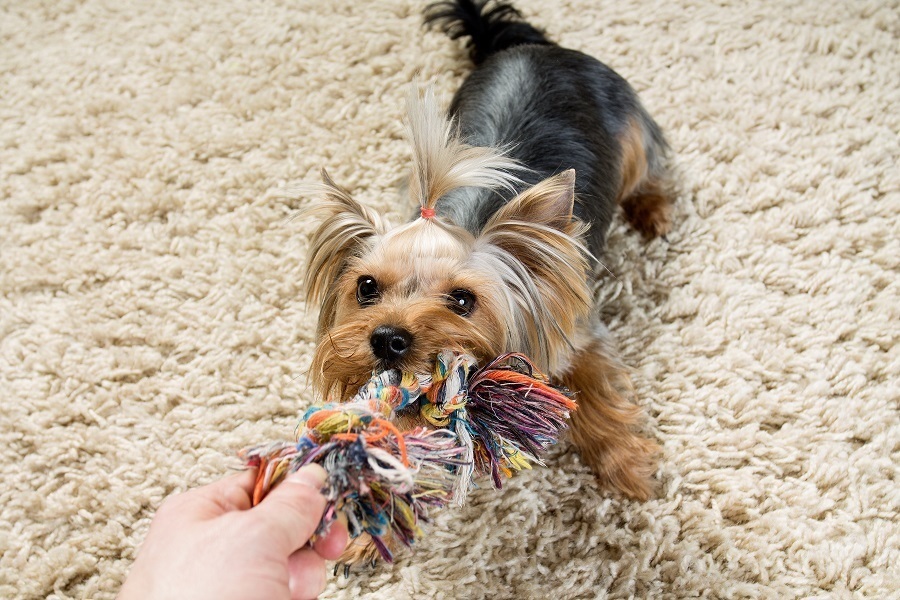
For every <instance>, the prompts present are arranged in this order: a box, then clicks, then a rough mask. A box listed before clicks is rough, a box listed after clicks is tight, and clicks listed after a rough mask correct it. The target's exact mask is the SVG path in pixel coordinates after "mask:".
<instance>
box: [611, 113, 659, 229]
mask: <svg viewBox="0 0 900 600" xmlns="http://www.w3.org/2000/svg"><path fill="white" fill-rule="evenodd" d="M619 143H620V144H621V149H622V166H621V173H620V174H621V185H620V188H619V195H618V198H617V201H618V203H619V205H620V206H621V207H622V210H623V212H624V213H625V218H626V219H628V222H629V223H631V225H632V226H633V227H634V228H635V229H637V230H638V231H639V232H640V233H642V234H643V235H644V236H645V237H659V236H663V235H666V234H667V233H668V232H669V230H670V229H671V228H672V199H671V197H670V196H669V194H668V193H667V191H666V189H665V188H666V185H665V182H663V181H661V180H660V179H659V177H658V175H656V174H654V173H651V172H650V169H649V167H648V164H647V152H646V148H645V147H644V131H643V128H642V127H641V125H640V123H639V122H638V121H636V120H632V121H631V123H630V124H629V125H628V127H626V128H625V131H624V132H623V133H622V134H621V135H620V136H619Z"/></svg>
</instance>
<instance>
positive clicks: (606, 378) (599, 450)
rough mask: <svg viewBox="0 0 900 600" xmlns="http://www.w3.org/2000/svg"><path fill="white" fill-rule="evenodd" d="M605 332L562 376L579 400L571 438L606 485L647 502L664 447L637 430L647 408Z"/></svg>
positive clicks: (578, 354) (588, 345)
mask: <svg viewBox="0 0 900 600" xmlns="http://www.w3.org/2000/svg"><path fill="white" fill-rule="evenodd" d="M605 335H606V334H605V332H598V333H597V334H595V335H594V336H593V337H592V339H591V340H590V341H589V342H588V343H587V345H585V346H583V347H582V348H581V349H580V350H579V351H578V352H577V354H576V355H575V356H574V358H573V360H572V363H571V365H570V367H569V369H568V370H567V371H565V372H564V374H563V375H562V376H561V377H559V378H558V379H559V380H561V382H562V383H563V384H564V385H565V386H566V387H567V388H569V389H570V390H571V391H573V392H574V393H575V400H576V401H577V402H578V409H577V410H576V411H575V412H574V413H573V414H572V428H571V435H572V440H573V441H574V443H575V445H576V446H577V448H578V450H579V453H580V454H581V457H582V459H583V460H584V462H585V463H587V464H588V465H589V466H590V467H591V469H592V470H593V471H594V473H595V474H596V475H597V478H598V479H599V480H600V481H601V483H603V484H604V485H606V486H608V487H611V488H613V489H615V490H618V491H619V492H621V493H623V494H624V495H626V496H628V497H629V498H634V499H636V500H646V499H647V498H649V497H650V494H651V489H652V485H651V479H650V476H651V474H652V472H653V471H654V470H655V455H656V453H657V452H658V450H659V447H658V446H657V445H656V444H655V443H654V442H652V441H650V440H648V439H646V438H644V437H642V436H641V435H640V434H639V433H637V432H636V431H635V427H636V426H638V425H639V424H640V422H641V420H642V417H643V411H642V410H641V408H640V407H638V406H637V405H636V404H634V403H633V402H632V401H631V396H632V386H631V380H630V378H629V377H628V373H627V372H626V371H625V368H624V366H623V365H621V364H620V363H619V362H618V361H617V360H616V359H615V358H614V357H613V356H614V355H613V354H612V353H611V352H610V351H609V348H608V347H607V343H606V342H605Z"/></svg>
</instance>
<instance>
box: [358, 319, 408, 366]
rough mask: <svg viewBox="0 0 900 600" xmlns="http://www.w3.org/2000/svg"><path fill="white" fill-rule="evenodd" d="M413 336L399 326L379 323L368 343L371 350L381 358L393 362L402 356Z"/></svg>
mask: <svg viewBox="0 0 900 600" xmlns="http://www.w3.org/2000/svg"><path fill="white" fill-rule="evenodd" d="M412 341H413V337H412V334H411V333H410V332H408V331H407V330H405V329H402V328H400V327H391V326H390V325H379V326H378V327H376V328H375V331H373V332H372V337H370V338H369V343H370V344H371V345H372V352H374V353H375V356H377V357H378V358H380V359H381V360H386V361H388V362H395V361H398V360H400V359H401V358H403V355H404V354H406V353H407V351H409V347H410V346H412Z"/></svg>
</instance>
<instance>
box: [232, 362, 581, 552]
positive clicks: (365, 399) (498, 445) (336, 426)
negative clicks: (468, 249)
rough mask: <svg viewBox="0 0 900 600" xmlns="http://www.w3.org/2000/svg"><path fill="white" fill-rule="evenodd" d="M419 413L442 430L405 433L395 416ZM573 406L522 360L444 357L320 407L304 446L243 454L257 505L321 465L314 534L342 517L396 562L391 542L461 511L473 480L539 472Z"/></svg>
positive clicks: (378, 378) (306, 424) (300, 430)
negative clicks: (424, 369)
mask: <svg viewBox="0 0 900 600" xmlns="http://www.w3.org/2000/svg"><path fill="white" fill-rule="evenodd" d="M416 410H417V411H418V413H419V415H420V416H421V417H422V418H423V419H424V420H425V421H427V422H428V423H430V424H431V425H433V426H435V427H437V428H438V429H428V428H426V427H418V428H415V429H413V430H410V431H403V432H401V431H399V430H398V429H397V427H396V425H395V424H394V417H395V415H396V413H397V411H404V412H405V413H408V412H410V411H413V412H414V411H416ZM573 410H575V401H574V400H573V399H572V398H571V397H570V396H569V395H568V394H567V393H565V392H564V391H562V390H560V389H558V388H555V387H553V386H552V385H550V383H549V381H548V379H547V377H546V376H544V375H543V374H542V373H540V372H539V371H538V370H537V369H535V367H534V365H533V364H532V363H531V361H529V360H528V359H527V358H526V357H525V356H523V355H521V354H505V355H503V356H500V357H498V358H497V359H495V360H493V361H492V362H491V363H489V364H488V365H486V366H485V367H483V368H481V369H476V368H475V360H474V359H473V358H472V357H471V356H468V355H466V354H459V353H453V352H450V351H444V352H442V353H441V354H440V355H439V356H438V360H437V364H436V366H435V370H434V373H432V374H429V375H421V376H416V375H414V374H411V373H401V372H400V371H397V370H389V371H384V372H382V373H377V374H375V375H373V377H372V379H371V380H370V381H369V382H368V383H367V384H366V385H365V386H363V387H362V388H361V389H360V391H359V392H358V393H357V395H356V396H355V397H354V398H353V399H352V400H351V401H350V402H347V403H344V404H325V405H323V406H314V407H312V408H310V409H309V410H307V411H306V413H305V414H304V415H303V417H302V419H301V421H300V424H299V425H298V427H297V431H296V433H297V441H296V442H294V443H291V442H276V443H272V444H266V445H260V446H254V447H251V448H246V449H244V450H242V451H241V453H240V455H241V457H242V458H243V459H244V460H245V461H246V463H247V465H248V466H250V467H258V469H259V472H258V475H257V481H256V486H255V489H254V493H253V504H254V505H255V504H258V503H259V502H260V501H262V499H263V498H264V497H265V495H266V494H267V493H268V491H269V490H270V489H272V487H274V486H275V485H277V484H278V483H279V482H280V481H281V480H282V479H284V477H286V476H287V475H288V474H289V473H292V472H294V471H296V470H297V469H299V468H300V467H302V466H304V465H307V464H310V463H319V464H321V465H322V466H323V467H324V468H325V470H326V471H327V472H328V479H327V481H326V484H325V488H324V489H323V494H325V497H326V499H327V501H328V503H327V507H326V510H325V514H324V516H323V518H322V522H321V523H320V525H319V530H318V531H317V533H318V534H319V535H322V534H324V533H325V532H326V531H327V528H328V527H329V526H330V524H331V523H332V522H333V521H334V520H335V519H336V518H337V513H338V511H340V512H343V513H344V514H345V515H346V516H347V522H348V530H349V533H350V536H351V537H353V538H355V537H358V536H359V535H361V534H362V533H364V532H365V533H368V534H369V535H370V536H371V537H372V539H373V541H374V543H375V545H376V547H377V549H378V551H379V553H380V555H381V556H382V558H384V560H386V561H388V562H391V561H392V559H393V556H392V554H391V551H390V550H389V548H388V545H387V543H386V540H385V539H386V537H387V536H389V535H393V536H394V537H395V538H396V539H397V540H398V541H400V542H401V543H403V544H404V545H406V546H410V545H411V544H412V543H413V542H414V541H415V539H416V538H417V537H418V536H419V535H421V533H422V530H421V527H420V524H421V523H426V522H428V518H429V516H428V511H429V509H430V508H441V507H443V506H446V505H447V504H448V503H449V502H450V501H451V500H453V501H454V502H455V503H456V504H458V505H462V504H463V503H464V502H465V500H466V497H467V494H468V492H469V490H470V489H471V488H472V487H473V486H474V485H475V484H474V481H473V478H474V476H475V475H476V474H488V475H490V476H491V479H492V481H493V484H494V486H495V487H497V488H500V487H501V485H502V476H506V477H510V476H512V474H513V473H514V472H515V471H519V470H521V469H530V468H531V464H532V463H537V464H541V465H543V463H542V462H541V460H540V455H541V454H542V453H543V452H544V450H546V449H547V448H548V447H549V446H550V445H552V444H554V443H556V441H557V440H558V439H559V435H560V432H561V431H562V430H563V429H564V428H565V427H566V421H567V419H568V416H569V413H570V412H571V411H573Z"/></svg>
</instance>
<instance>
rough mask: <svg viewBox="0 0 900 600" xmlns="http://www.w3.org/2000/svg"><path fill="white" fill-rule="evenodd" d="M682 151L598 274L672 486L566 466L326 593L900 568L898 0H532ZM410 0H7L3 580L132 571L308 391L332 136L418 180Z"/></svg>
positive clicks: (871, 575)
mask: <svg viewBox="0 0 900 600" xmlns="http://www.w3.org/2000/svg"><path fill="white" fill-rule="evenodd" d="M518 6H519V7H520V8H521V9H522V10H523V12H524V13H525V14H526V15H527V16H528V17H529V18H531V20H532V21H533V22H534V23H535V24H538V25H540V26H543V27H545V28H546V29H547V30H548V31H549V33H550V35H551V36H552V37H553V38H554V39H556V40H558V41H560V42H561V43H563V44H565V45H568V46H570V47H574V48H577V49H580V50H583V51H585V52H588V53H590V54H593V55H594V56H597V57H599V58H601V59H602V60H604V61H606V62H608V63H609V64H611V65H612V66H613V67H614V68H616V69H617V70H618V71H619V72H620V73H622V74H623V75H624V76H625V77H626V78H628V79H629V80H630V81H631V82H632V84H633V85H634V86H635V87H636V88H637V89H638V90H639V92H640V93H641V95H642V97H643V99H644V101H645V103H646V105H647V106H648V108H649V110H650V112H651V113H652V114H654V115H655V116H656V118H657V119H658V121H659V122H660V124H661V125H662V126H663V128H664V129H665V130H666V132H667V134H668V136H669V139H670V141H671V143H672V146H673V148H674V150H675V153H676V156H677V158H676V166H677V169H678V173H679V175H678V179H679V184H680V193H679V198H678V205H677V211H676V224H675V229H674V231H673V232H672V234H671V235H670V236H669V243H665V242H663V241H654V242H651V243H647V242H644V241H643V240H642V239H640V237H639V236H637V235H636V234H635V233H634V232H632V231H630V230H629V229H628V228H626V227H625V225H624V224H623V222H622V221H621V220H620V221H617V222H616V224H615V226H614V230H613V232H612V234H611V239H610V246H609V249H608V252H607V254H606V256H605V257H604V260H605V262H606V263H607V265H608V266H609V268H610V270H611V271H612V275H610V276H608V277H607V281H605V282H604V284H603V286H602V288H601V291H600V294H601V295H602V297H603V299H604V309H603V312H604V315H605V318H606V320H607V322H608V323H609V324H610V328H611V329H612V331H613V333H614V334H615V337H616V339H617V340H618V343H619V345H620V347H621V351H622V355H623V357H624V360H625V362H626V363H627V364H629V365H630V366H632V367H633V369H634V380H635V385H636V388H637V391H638V393H639V396H640V401H641V402H642V404H643V405H644V406H646V408H647V411H648V413H649V415H650V424H649V429H650V430H651V431H652V433H653V435H654V436H655V438H656V439H658V441H659V443H660V444H661V446H662V447H663V450H664V452H663V457H662V460H661V463H660V467H659V470H658V472H657V476H656V477H657V480H658V482H659V491H658V496H657V498H655V499H654V500H651V501H650V502H647V503H645V504H639V503H634V502H629V501H624V500H622V499H619V498H616V497H610V496H609V495H607V494H605V493H602V492H599V491H597V490H596V489H595V487H594V485H593V480H592V477H591V475H590V473H589V472H588V470H587V468H586V467H585V466H584V465H582V463H581V462H580V460H579V457H578V455H577V453H575V451H574V450H573V449H572V448H571V447H570V446H569V445H568V444H563V445H561V446H559V447H558V448H556V449H555V450H554V452H553V453H552V456H551V458H550V461H549V468H546V469H537V470H534V471H531V472H527V473H524V474H522V475H521V476H519V477H516V478H515V479H514V480H512V481H511V482H510V483H509V484H508V485H507V486H506V487H504V489H503V490H502V491H501V492H495V491H493V490H490V489H484V490H481V491H479V492H478V493H477V494H475V497H474V500H473V502H472V504H471V505H470V506H469V507H468V508H467V509H465V510H459V511H448V512H445V513H443V514H441V515H440V516H439V517H438V519H437V522H436V524H435V525H434V527H433V528H432V530H431V534H430V535H429V536H428V537H427V538H425V539H424V540H423V541H422V542H421V543H420V544H419V545H418V546H417V547H416V549H415V553H414V554H412V555H410V554H407V555H404V557H403V558H402V559H401V560H399V562H398V563H397V564H396V565H395V566H394V567H393V568H386V567H382V568H379V569H378V570H376V571H374V572H372V573H370V574H364V575H361V576H356V577H353V578H351V579H349V580H345V579H333V580H332V581H331V583H330V584H329V588H328V590H327V591H326V593H325V594H324V597H327V598H339V599H349V598H379V599H404V598H446V599H453V598H510V599H513V598H515V599H543V598H554V599H555V598H565V599H574V598H632V597H634V598H671V599H678V598H689V597H705V598H799V597H804V598H810V597H814V598H850V597H871V598H888V597H894V598H896V597H897V596H895V595H893V594H896V593H897V592H896V590H897V589H898V588H900V572H898V565H900V522H898V521H900V517H898V514H900V418H898V397H900V344H898V342H900V277H898V271H900V241H898V240H900V219H898V213H900V169H898V166H897V164H898V161H900V142H898V131H900V16H898V15H900V6H898V3H897V2H896V1H892V2H884V1H882V2H878V1H870V2H862V1H860V2H843V3H822V2H819V1H817V0H807V1H800V0H798V1H791V2H783V1H781V0H750V1H748V2H735V3H728V2H713V1H706V0H665V1H662V0H661V1H647V2H642V1H639V0H618V1H612V0H601V1H597V0H561V1H555V0H553V1H551V0H520V1H519V2H518ZM421 8H422V3H420V2H418V1H414V0H377V1H375V0H372V1H367V2H361V1H359V0H339V1H336V0H328V1H326V0H305V1H304V0H256V1H251V2H247V1H244V0H240V1H238V0H223V1H220V2H199V1H179V0H160V1H158V2H152V3H151V2H120V1H118V0H84V1H67V0H60V1H52V2H36V1H35V2H30V1H29V2H14V1H11V0H10V1H7V2H3V3H2V8H0V409H2V410H0V478H2V479H0V550H2V558H0V597H4V598H43V597H50V598H112V597H114V596H115V594H116V592H117V590H118V588H119V585H120V583H121V581H122V579H123V578H124V577H125V575H126V573H127V572H128V569H129V566H130V564H131V562H132V560H133V558H134V555H135V548H136V547H137V546H138V545H139V544H140V542H141V541H142V540H143V538H144V535H145V534H146V531H147V526H148V524H149V521H150V518H151V516H152V515H153V512H154V510H155V509H156V507H157V506H158V505H159V504H160V502H161V501H162V500H163V498H165V497H166V496H167V495H168V494H170V493H173V492H176V491H179V490H184V489H187V488H190V487H192V486H196V485H200V484H203V483H207V482H209V481H212V480H214V479H217V478H218V477H220V476H221V475H222V474H224V473H226V472H228V471H229V470H230V469H232V468H235V467H236V466H238V464H239V462H238V461H237V460H236V459H235V458H234V453H235V451H236V450H237V449H239V448H241V447H242V446H245V445H247V444H251V443H255V442H259V441H265V440H270V439H282V438H286V437H289V436H290V434H291V432H292V430H293V427H294V425H295V422H296V419H297V416H298V414H299V412H300V411H301V410H302V409H303V408H304V407H305V406H307V405H308V404H309V403H310V402H311V401H312V400H313V398H312V394H311V392H310V390H309V388H308V386H307V384H306V378H305V375H304V374H305V371H306V369H307V368H308V366H309V362H310V355H311V352H312V348H313V342H314V339H313V336H314V322H315V316H316V309H315V307H309V308H307V307H306V306H305V305H304V302H303V300H302V297H303V287H302V286H303V283H302V281H301V273H302V265H303V261H304V254H305V245H306V235H307V234H308V232H309V227H310V225H309V224H308V223H304V222H302V220H298V219H294V220H291V219H290V217H291V215H292V214H294V211H295V210H296V209H297V208H299V207H300V206H301V205H302V202H289V201H286V200H283V199H281V197H280V196H279V195H278V190H281V189H283V188H284V187H285V186H287V185H290V184H291V183H295V182H298V181H302V180H305V179H311V178H314V177H315V176H316V173H317V171H318V169H319V168H321V167H323V166H326V167H328V168H329V170H330V172H331V174H332V176H333V177H334V178H335V179H336V180H337V181H338V182H340V183H342V184H344V185H345V186H347V187H349V188H350V189H351V190H353V191H354V193H355V194H357V196H358V197H359V198H360V199H362V200H364V201H367V202H369V203H371V204H372V205H374V206H376V207H378V209H379V210H381V211H383V212H386V213H389V214H390V215H393V216H399V215H405V214H407V209H406V207H405V206H404V205H402V204H401V203H400V202H399V201H398V199H397V193H396V187H397V183H398V181H399V180H400V179H401V177H402V176H403V174H404V173H405V172H406V169H407V166H408V159H409V156H410V152H409V148H408V147H407V144H406V142H405V141H404V139H403V128H402V122H401V119H402V116H403V98H404V97H405V94H406V91H407V84H408V83H409V82H410V81H411V80H412V79H413V77H414V76H415V74H416V73H420V77H421V78H422V79H423V80H432V81H434V82H435V83H436V85H437V87H438V89H439V90H440V91H441V92H442V93H444V94H445V95H446V98H447V99H449V95H450V94H452V92H453V91H454V90H455V89H456V87H457V86H458V84H459V82H460V81H461V78H462V77H463V76H464V75H465V74H466V73H467V72H468V71H469V66H468V63H467V61H466V59H465V57H464V55H463V53H462V50H461V46H460V45H459V44H455V43H453V42H451V41H449V40H448V39H446V38H445V37H443V36H442V35H440V34H437V33H433V32H432V33H429V32H426V31H423V29H422V28H421V27H420V22H421V19H420V12H421Z"/></svg>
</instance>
